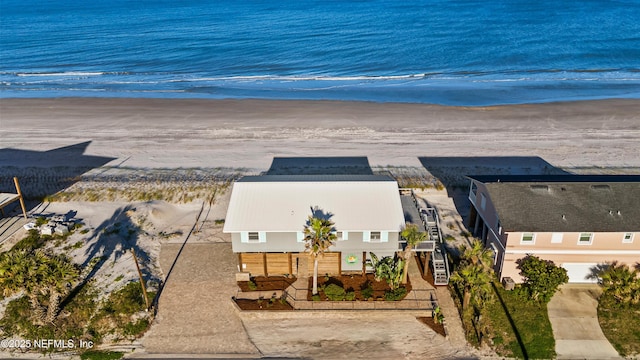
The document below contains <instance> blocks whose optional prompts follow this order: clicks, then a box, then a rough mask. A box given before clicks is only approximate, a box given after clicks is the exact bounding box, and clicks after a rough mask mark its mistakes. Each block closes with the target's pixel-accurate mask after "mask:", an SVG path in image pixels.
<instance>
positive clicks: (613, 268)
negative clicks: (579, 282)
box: [600, 261, 640, 304]
mask: <svg viewBox="0 0 640 360" xmlns="http://www.w3.org/2000/svg"><path fill="white" fill-rule="evenodd" d="M600 277H601V278H602V287H603V290H604V292H606V293H609V294H611V295H613V297H614V298H616V299H617V300H618V301H620V302H621V303H627V304H628V303H632V304H637V303H640V278H638V270H635V269H634V270H631V269H629V267H628V266H626V265H624V264H619V263H618V262H617V261H614V262H612V263H611V264H610V265H609V266H608V267H607V269H606V270H604V271H603V272H602V273H601V274H600Z"/></svg>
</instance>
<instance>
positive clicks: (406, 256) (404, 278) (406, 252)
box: [402, 245, 411, 284]
mask: <svg viewBox="0 0 640 360" xmlns="http://www.w3.org/2000/svg"><path fill="white" fill-rule="evenodd" d="M402 255H403V257H404V269H403V270H402V284H406V283H407V281H409V261H410V260H411V245H407V247H406V248H405V250H404V254H402Z"/></svg>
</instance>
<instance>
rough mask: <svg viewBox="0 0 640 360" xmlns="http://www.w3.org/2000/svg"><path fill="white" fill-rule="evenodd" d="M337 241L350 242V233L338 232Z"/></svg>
mask: <svg viewBox="0 0 640 360" xmlns="http://www.w3.org/2000/svg"><path fill="white" fill-rule="evenodd" d="M336 239H337V240H338V241H344V240H349V233H347V232H346V231H336Z"/></svg>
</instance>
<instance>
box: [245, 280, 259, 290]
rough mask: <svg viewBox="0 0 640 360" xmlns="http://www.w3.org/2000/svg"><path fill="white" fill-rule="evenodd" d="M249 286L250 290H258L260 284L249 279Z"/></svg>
mask: <svg viewBox="0 0 640 360" xmlns="http://www.w3.org/2000/svg"><path fill="white" fill-rule="evenodd" d="M247 286H248V287H249V290H251V291H255V290H258V285H257V284H256V283H255V282H254V281H252V280H249V282H248V283H247Z"/></svg>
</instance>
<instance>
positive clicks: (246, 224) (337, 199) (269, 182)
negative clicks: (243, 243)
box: [224, 175, 404, 232]
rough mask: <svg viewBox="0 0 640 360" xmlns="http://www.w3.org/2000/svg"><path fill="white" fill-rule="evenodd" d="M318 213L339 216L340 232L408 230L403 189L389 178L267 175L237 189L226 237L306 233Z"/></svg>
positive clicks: (336, 219)
mask: <svg viewBox="0 0 640 360" xmlns="http://www.w3.org/2000/svg"><path fill="white" fill-rule="evenodd" d="M313 208H318V209H319V210H320V211H324V212H325V213H331V214H333V215H332V217H331V220H332V221H333V222H334V223H335V227H336V229H337V230H338V231H371V230H373V231H399V230H400V229H401V228H402V226H403V225H404V214H403V211H402V205H401V203H400V194H399V192H398V184H397V182H396V181H395V180H393V179H392V178H390V177H388V176H374V175H356V176H350V175H330V176H326V175H320V176H316V175H286V176H279V175H264V176H246V177H244V178H242V179H240V180H238V181H237V182H235V183H234V185H233V190H232V193H231V199H230V202H229V208H228V210H227V217H226V219H225V225H224V231H225V232H240V231H269V232H291V231H302V229H303V227H304V225H305V223H306V221H307V217H308V216H309V215H311V214H312V209H313Z"/></svg>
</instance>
